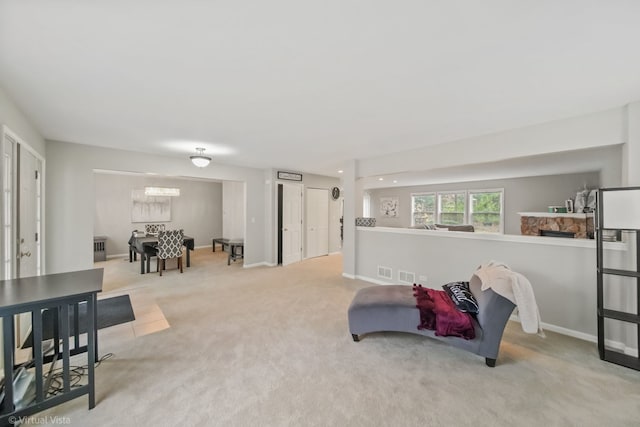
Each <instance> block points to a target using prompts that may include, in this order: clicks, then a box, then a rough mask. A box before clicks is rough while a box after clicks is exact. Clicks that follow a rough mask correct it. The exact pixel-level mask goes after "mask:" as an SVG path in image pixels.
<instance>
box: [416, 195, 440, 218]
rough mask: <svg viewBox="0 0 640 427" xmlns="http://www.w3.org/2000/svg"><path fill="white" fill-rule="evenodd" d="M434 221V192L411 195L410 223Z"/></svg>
mask: <svg viewBox="0 0 640 427" xmlns="http://www.w3.org/2000/svg"><path fill="white" fill-rule="evenodd" d="M435 223H436V193H424V194H413V195H411V225H433V224H435Z"/></svg>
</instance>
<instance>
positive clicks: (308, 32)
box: [0, 0, 640, 175]
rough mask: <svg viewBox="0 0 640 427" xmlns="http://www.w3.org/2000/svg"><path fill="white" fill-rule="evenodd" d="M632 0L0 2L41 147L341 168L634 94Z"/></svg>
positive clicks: (2, 30)
mask: <svg viewBox="0 0 640 427" xmlns="http://www.w3.org/2000/svg"><path fill="white" fill-rule="evenodd" d="M638 16H640V1H637V0H629V1H621V0H601V1H588V2H587V1H583V0H573V1H567V0H556V1H553V0H548V1H524V0H521V1H513V0H502V1H497V0H485V1H476V0H466V1H465V0H458V1H455V0H452V1H429V0H416V1H388V0H359V1H356V0H323V1H319V0H318V1H313V2H312V1H302V0H270V1H259V0H254V1H246V0H230V1H194V0H180V1H178V0H167V1H162V0H137V1H120V0H92V1H85V0H76V1H73V0H57V1H50V0H42V1H18V0H15V1H12V0H0V86H2V87H4V89H5V90H6V91H7V92H8V93H9V95H10V96H11V97H12V98H13V99H14V101H15V102H16V103H17V104H18V106H19V107H20V108H21V109H22V110H23V112H24V113H25V114H26V115H27V116H28V117H29V119H30V120H31V122H32V123H33V124H34V125H35V126H36V127H37V129H39V131H40V132H41V133H42V135H43V136H44V137H45V138H47V139H52V140H61V141H69V142H77V143H83V144H90V145H99V146H105V147H113V148H121V149H128V150H137V151H142V152H151V153H156V154H165V155H170V156H184V157H186V156H188V155H189V154H192V153H193V152H194V148H195V147H197V146H202V147H206V149H207V151H206V152H207V153H208V154H212V155H213V156H214V157H215V159H214V162H218V163H226V164H232V165H240V166H251V167H275V168H283V169H291V170H300V171H305V172H313V173H319V174H327V175H336V170H337V169H338V168H340V167H341V165H342V162H343V161H344V160H346V159H354V158H356V159H357V158H364V157H369V156H379V155H384V154H387V153H391V152H398V151H402V150H408V149H413V148H416V147H422V146H425V145H430V144H436V143H442V142H447V141H453V140H457V139H461V138H467V137H472V136H476V135H481V134H487V133H491V132H496V131H501V130H506V129H511V128H517V127H522V126H527V125H531V124H535V123H541V122H546V121H550V120H557V119H561V118H565V117H571V116H576V115H581V114H585V113H590V112H595V111H600V110H605V109H609V108H614V107H618V106H621V105H624V104H626V103H628V102H631V101H635V100H639V99H640V55H638V54H637V52H638V41H640V25H638Z"/></svg>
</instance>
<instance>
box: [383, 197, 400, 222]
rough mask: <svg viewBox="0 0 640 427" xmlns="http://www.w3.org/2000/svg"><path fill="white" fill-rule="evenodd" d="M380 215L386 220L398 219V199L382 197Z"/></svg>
mask: <svg viewBox="0 0 640 427" xmlns="http://www.w3.org/2000/svg"><path fill="white" fill-rule="evenodd" d="M380 213H381V214H382V216H383V217H386V218H397V217H398V198H397V197H380Z"/></svg>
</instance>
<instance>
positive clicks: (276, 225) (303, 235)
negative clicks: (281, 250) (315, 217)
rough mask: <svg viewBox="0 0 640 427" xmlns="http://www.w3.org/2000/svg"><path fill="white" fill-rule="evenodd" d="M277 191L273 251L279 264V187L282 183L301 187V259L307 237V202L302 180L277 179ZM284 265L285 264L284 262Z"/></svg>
mask: <svg viewBox="0 0 640 427" xmlns="http://www.w3.org/2000/svg"><path fill="white" fill-rule="evenodd" d="M274 183H275V187H274V188H275V191H274V193H275V194H274V204H273V205H274V209H273V212H274V213H275V215H274V223H273V229H274V230H275V231H276V232H275V235H274V237H275V238H274V239H273V240H274V245H273V246H274V251H273V253H274V254H275V256H274V265H278V233H280V230H278V215H280V212H279V209H278V187H279V185H280V184H282V185H295V186H299V187H300V193H301V200H300V203H301V207H302V214H301V219H302V224H301V226H300V260H303V259H304V251H303V245H304V241H305V240H304V239H305V230H304V228H305V219H304V215H305V210H304V203H305V197H304V184H302V183H300V182H291V181H282V180H275V181H274ZM283 265H284V264H283Z"/></svg>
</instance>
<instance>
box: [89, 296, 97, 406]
mask: <svg viewBox="0 0 640 427" xmlns="http://www.w3.org/2000/svg"><path fill="white" fill-rule="evenodd" d="M96 300H97V296H96V294H93V295H91V296H90V297H89V298H88V299H87V323H88V324H87V365H88V366H87V371H88V374H89V381H88V384H89V409H93V408H94V407H95V406H96V387H95V379H94V378H95V368H96V359H97V356H98V337H97V335H98V334H97V332H96V305H97V304H96Z"/></svg>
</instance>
